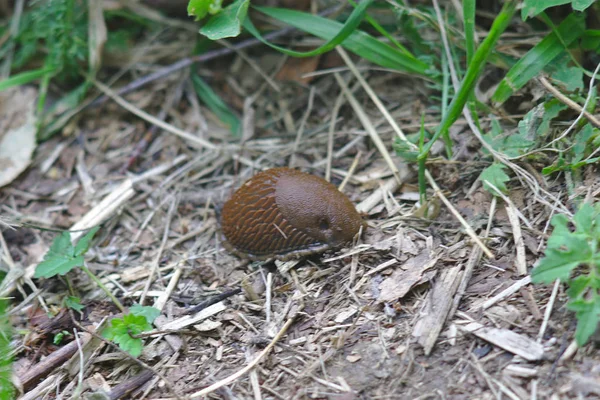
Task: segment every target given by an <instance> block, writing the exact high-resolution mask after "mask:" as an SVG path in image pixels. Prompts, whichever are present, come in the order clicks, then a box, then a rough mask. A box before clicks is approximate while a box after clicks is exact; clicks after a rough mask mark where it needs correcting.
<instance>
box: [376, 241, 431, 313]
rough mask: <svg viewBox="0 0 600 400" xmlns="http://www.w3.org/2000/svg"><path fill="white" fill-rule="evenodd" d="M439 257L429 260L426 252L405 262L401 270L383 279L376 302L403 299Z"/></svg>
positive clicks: (428, 254) (429, 257)
mask: <svg viewBox="0 0 600 400" xmlns="http://www.w3.org/2000/svg"><path fill="white" fill-rule="evenodd" d="M438 260H439V257H436V258H433V259H432V258H431V255H430V253H429V251H428V250H423V251H422V252H421V254H419V255H418V256H416V257H413V258H411V259H409V260H408V261H406V262H405V263H404V264H403V265H402V267H401V268H398V269H397V270H395V271H394V273H393V274H392V275H391V276H390V277H388V278H387V279H385V280H384V281H383V282H381V284H380V285H379V289H380V290H381V292H380V293H379V297H378V298H377V301H379V302H380V303H382V302H390V301H395V300H397V299H399V298H402V297H404V296H405V295H406V294H407V293H408V292H409V291H410V290H411V289H412V288H413V287H414V286H415V285H416V284H417V283H419V282H420V281H421V278H422V277H423V274H424V273H425V271H427V270H429V269H431V268H433V267H434V266H435V264H436V263H437V261H438Z"/></svg>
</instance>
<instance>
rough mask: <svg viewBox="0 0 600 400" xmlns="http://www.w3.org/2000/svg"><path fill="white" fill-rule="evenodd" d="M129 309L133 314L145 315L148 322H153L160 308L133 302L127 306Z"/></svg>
mask: <svg viewBox="0 0 600 400" xmlns="http://www.w3.org/2000/svg"><path fill="white" fill-rule="evenodd" d="M129 311H130V312H131V313H132V314H133V315H142V316H144V317H146V321H148V323H150V324H151V323H153V322H154V320H155V319H156V317H158V316H159V315H160V310H158V309H156V308H154V307H149V306H141V305H139V304H134V305H133V306H131V307H129Z"/></svg>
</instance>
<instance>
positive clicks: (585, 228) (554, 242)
mask: <svg viewBox="0 0 600 400" xmlns="http://www.w3.org/2000/svg"><path fill="white" fill-rule="evenodd" d="M599 218H600V216H599V210H598V209H596V208H593V207H592V206H590V205H589V204H583V205H582V206H581V208H580V209H579V211H577V213H575V216H574V217H573V223H574V224H575V231H574V232H571V229H569V226H568V224H569V219H568V218H567V217H566V216H565V215H563V214H558V215H555V216H554V217H553V218H552V221H551V224H552V226H553V227H554V230H553V231H552V235H551V236H550V238H549V239H548V246H547V248H546V253H545V256H544V258H542V259H541V260H540V262H539V264H538V266H537V267H535V268H534V269H533V271H532V273H531V279H532V281H533V282H545V283H550V282H553V281H554V280H556V279H560V280H562V281H567V280H568V279H569V276H570V274H571V271H572V270H573V269H574V268H576V267H577V266H579V265H581V264H585V265H594V263H595V259H594V256H595V255H594V250H595V249H596V246H595V245H594V243H597V242H598V239H599V238H598V237H595V236H594V235H595V233H593V229H596V226H597V224H598V223H600V221H599ZM590 221H593V224H592V222H590Z"/></svg>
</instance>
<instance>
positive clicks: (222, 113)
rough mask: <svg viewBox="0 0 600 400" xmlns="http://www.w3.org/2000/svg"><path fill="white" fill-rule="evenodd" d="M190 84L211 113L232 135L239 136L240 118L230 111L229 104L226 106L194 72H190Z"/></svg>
mask: <svg viewBox="0 0 600 400" xmlns="http://www.w3.org/2000/svg"><path fill="white" fill-rule="evenodd" d="M192 84H193V85H194V90H195V91H196V94H197V95H198V97H199V98H200V99H201V100H202V101H203V102H204V104H206V106H207V107H208V108H209V109H210V110H211V111H212V112H213V113H215V115H216V116H217V117H218V118H219V120H221V122H223V123H224V124H225V125H227V128H229V130H230V131H231V133H233V134H234V136H236V137H239V135H240V120H239V118H238V117H237V116H236V115H235V114H234V113H233V111H231V109H230V108H229V106H227V104H225V102H223V100H221V98H220V97H219V95H217V94H216V93H215V91H214V90H212V88H211V87H210V86H209V85H208V84H207V83H206V82H204V80H203V79H202V78H200V77H199V76H198V75H197V74H196V73H193V74H192Z"/></svg>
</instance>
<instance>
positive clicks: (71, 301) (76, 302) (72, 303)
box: [65, 296, 85, 312]
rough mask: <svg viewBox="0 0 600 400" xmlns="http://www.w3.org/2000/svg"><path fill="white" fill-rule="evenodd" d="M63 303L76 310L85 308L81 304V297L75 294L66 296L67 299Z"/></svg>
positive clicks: (79, 310)
mask: <svg viewBox="0 0 600 400" xmlns="http://www.w3.org/2000/svg"><path fill="white" fill-rule="evenodd" d="M65 305H66V306H67V307H69V308H72V309H73V310H75V311H78V312H81V311H82V310H83V309H84V308H85V306H84V305H83V304H81V299H80V298H79V297H75V296H69V297H67V299H66V300H65Z"/></svg>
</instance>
